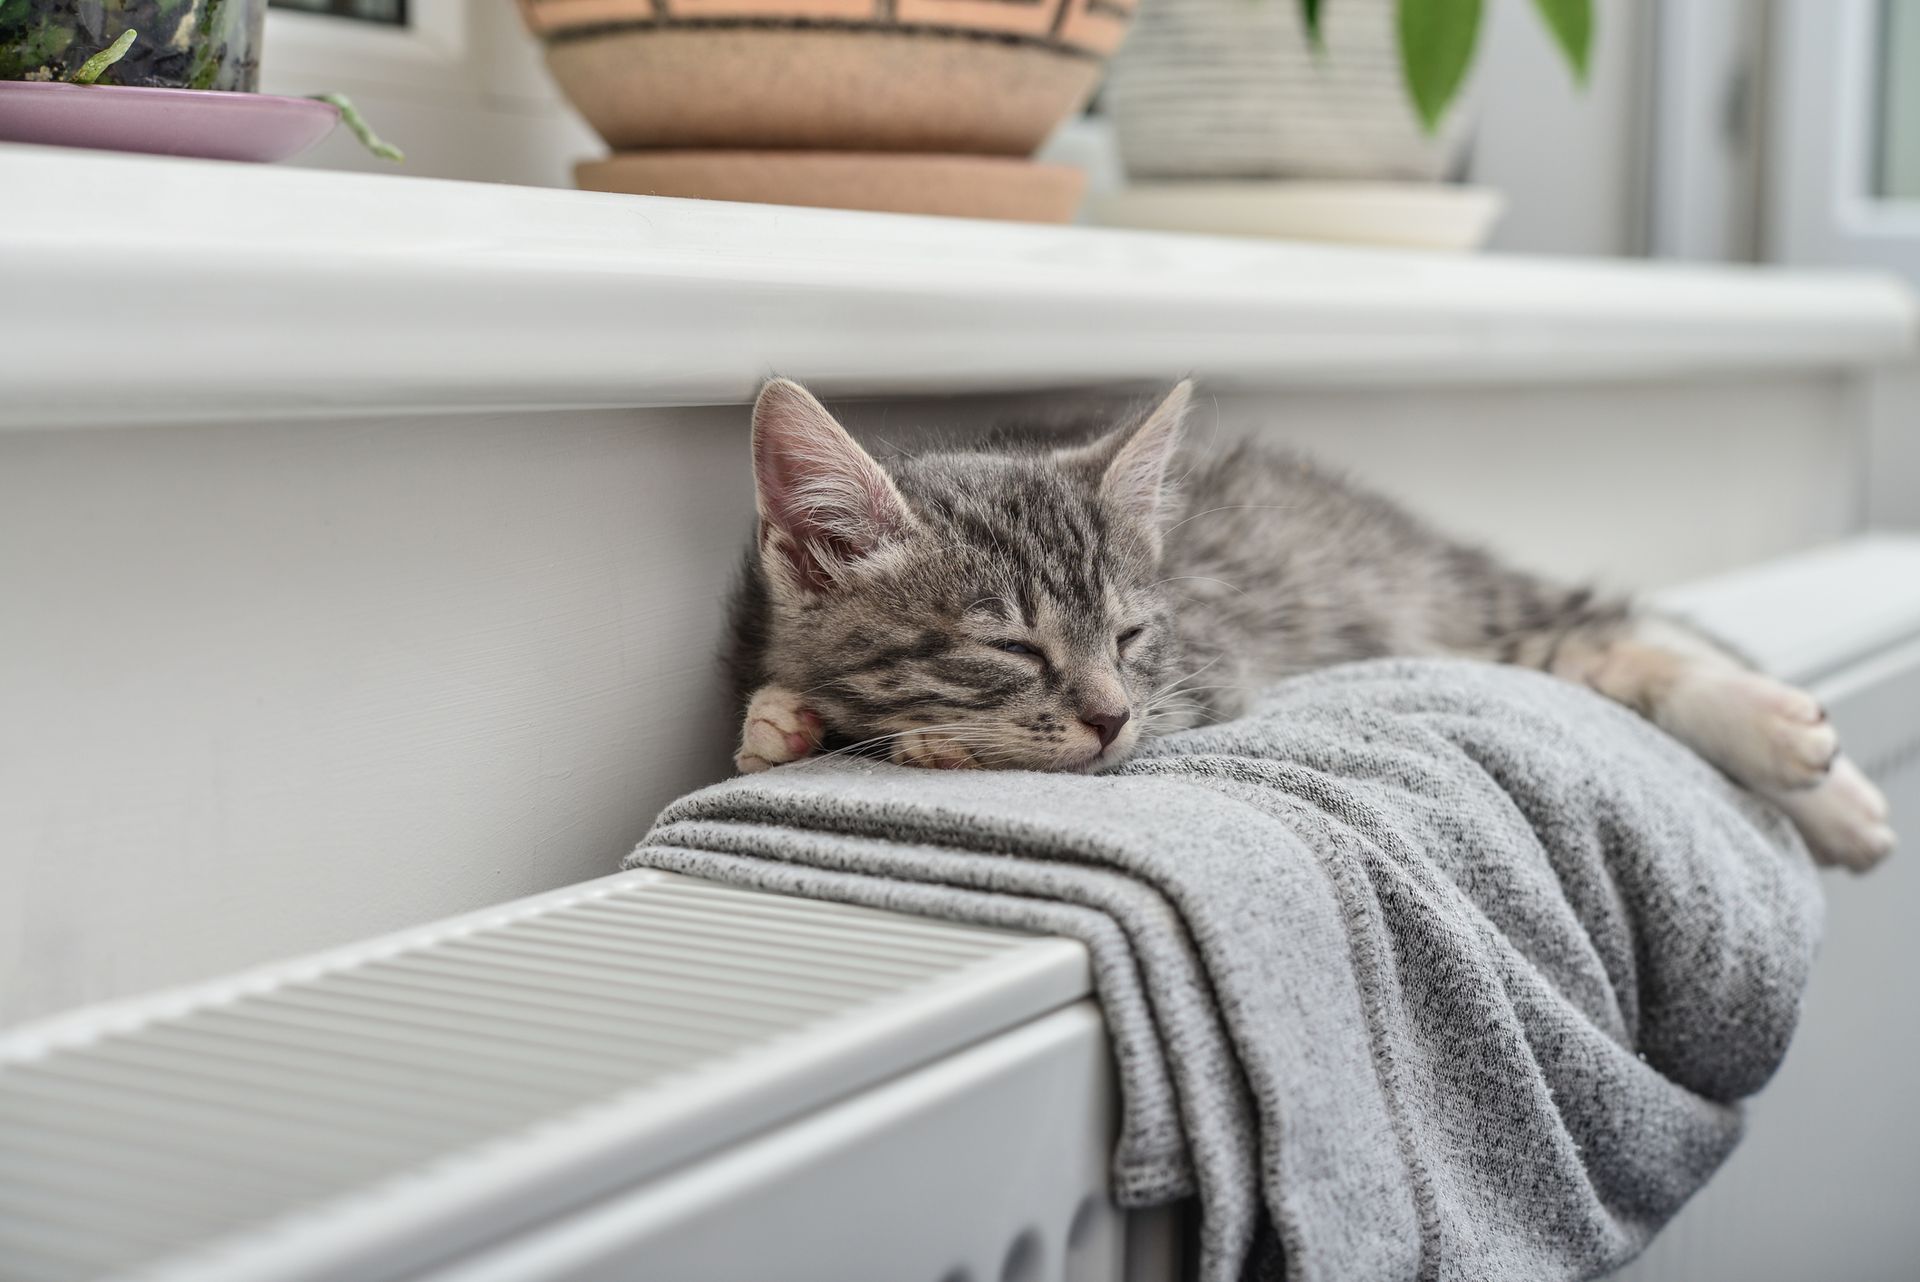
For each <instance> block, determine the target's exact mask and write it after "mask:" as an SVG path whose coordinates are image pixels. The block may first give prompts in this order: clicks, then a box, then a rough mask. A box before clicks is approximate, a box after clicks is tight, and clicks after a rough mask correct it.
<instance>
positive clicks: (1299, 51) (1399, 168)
mask: <svg viewBox="0 0 1920 1282" xmlns="http://www.w3.org/2000/svg"><path fill="white" fill-rule="evenodd" d="M1321 14H1322V24H1321V25H1322V34H1323V35H1324V37H1325V42H1326V48H1325V52H1324V53H1321V54H1316V53H1315V52H1314V51H1313V50H1312V49H1311V48H1310V47H1309V45H1308V43H1307V35H1306V30H1305V27H1304V24H1303V21H1302V19H1301V16H1300V6H1299V0H1145V2H1144V3H1143V4H1142V5H1141V6H1140V9H1139V12H1138V13H1137V15H1136V16H1135V18H1134V24H1133V31H1132V34H1131V35H1129V36H1128V38H1127V42H1126V44H1125V45H1123V46H1122V47H1121V49H1120V52H1119V54H1118V55H1117V56H1116V57H1115V58H1114V61H1113V66H1112V68H1111V70H1110V71H1109V73H1108V76H1107V82H1106V88H1105V90H1104V91H1103V93H1104V100H1105V102H1106V105H1107V109H1108V111H1109V112H1110V113H1111V114H1112V117H1113V121H1114V130H1115V133H1116V134H1117V135H1118V138H1119V143H1120V154H1121V158H1122V160H1123V161H1124V162H1125V163H1126V167H1127V173H1128V175H1129V176H1130V177H1132V178H1135V179H1156V178H1320V179H1401V180H1405V179H1425V180H1432V179H1438V178H1444V177H1449V176H1452V175H1453V174H1455V173H1456V172H1457V171H1458V169H1459V167H1460V164H1461V161H1462V159H1463V157H1464V154H1465V150H1466V144H1467V140H1468V135H1469V132H1470V116H1471V111H1470V109H1469V108H1468V107H1466V106H1464V105H1463V104H1464V103H1465V102H1466V101H1467V99H1468V98H1469V97H1470V95H1462V98H1461V100H1459V101H1458V102H1456V105H1455V107H1454V109H1453V110H1452V111H1451V112H1450V113H1449V114H1448V116H1447V118H1446V119H1445V120H1443V121H1442V122H1441V126H1440V130H1439V132H1438V134H1437V135H1435V136H1429V135H1428V134H1426V133H1425V132H1424V131H1423V130H1422V129H1421V127H1420V122H1419V119H1418V117H1417V116H1416V115H1415V114H1414V110H1413V105H1412V103H1411V101H1410V100H1409V99H1408V97H1407V91H1406V87H1405V83H1404V81H1403V80H1402V78H1401V73H1400V53H1399V38H1398V35H1397V32H1396V28H1395V22H1394V2H1393V0H1329V3H1327V4H1325V5H1324V6H1323V7H1322V10H1321Z"/></svg>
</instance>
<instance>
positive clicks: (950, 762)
mask: <svg viewBox="0 0 1920 1282" xmlns="http://www.w3.org/2000/svg"><path fill="white" fill-rule="evenodd" d="M891 751H892V756H893V760H894V762H895V763H896V764H898V765H902V766H921V767H924V768H926V769H928V770H967V769H971V768H973V767H975V766H978V765H979V764H980V763H979V762H977V761H975V760H974V757H973V754H972V753H970V752H968V751H967V750H966V749H965V748H964V747H962V746H961V745H960V744H958V743H956V742H955V741H954V740H953V739H951V738H949V737H947V736H946V735H944V734H941V733H939V732H937V731H933V730H909V731H908V732H907V733H905V734H903V735H901V736H900V737H899V738H897V739H895V740H894V741H893V748H892V750H891Z"/></svg>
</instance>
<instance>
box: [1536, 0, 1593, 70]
mask: <svg viewBox="0 0 1920 1282" xmlns="http://www.w3.org/2000/svg"><path fill="white" fill-rule="evenodd" d="M1533 7H1534V8H1536V9H1538V10H1539V11H1540V17H1541V19H1542V20H1543V21H1544V22H1545V23H1546V24H1547V30H1548V31H1551V32H1552V33H1553V41H1554V43H1555V44H1557V45H1559V46H1560V52H1561V53H1564V54H1565V55H1567V65H1568V66H1570V67H1572V68H1573V78H1574V79H1575V80H1577V81H1579V82H1580V83H1581V84H1583V85H1584V84H1586V83H1587V67H1588V64H1589V62H1590V61H1591V59H1592V54H1593V0H1533Z"/></svg>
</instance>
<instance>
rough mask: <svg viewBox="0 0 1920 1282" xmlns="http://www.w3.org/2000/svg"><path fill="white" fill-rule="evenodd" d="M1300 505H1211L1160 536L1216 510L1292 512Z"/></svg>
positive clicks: (1177, 523)
mask: <svg viewBox="0 0 1920 1282" xmlns="http://www.w3.org/2000/svg"><path fill="white" fill-rule="evenodd" d="M1298 506H1300V505H1299V504H1298V503H1228V504H1227V505H1225V506H1224V507H1210V508H1208V509H1207V510H1206V511H1204V512H1195V513H1194V514H1193V515H1192V516H1190V517H1188V518H1187V519H1186V520H1185V521H1179V522H1176V523H1175V524H1173V525H1170V526H1168V527H1167V529H1166V531H1165V532H1164V533H1162V534H1161V536H1160V537H1161V538H1163V539H1164V538H1166V537H1167V535H1169V534H1172V533H1173V532H1174V531H1175V530H1177V529H1179V528H1180V527H1181V526H1182V525H1185V524H1187V523H1188V522H1189V521H1197V520H1199V519H1200V518H1201V517H1203V516H1212V515H1213V514H1214V513H1216V512H1291V511H1292V510H1293V509H1294V508H1296V507H1298Z"/></svg>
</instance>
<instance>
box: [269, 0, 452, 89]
mask: <svg viewBox="0 0 1920 1282" xmlns="http://www.w3.org/2000/svg"><path fill="white" fill-rule="evenodd" d="M468 21H469V16H468V10H467V4H466V0H410V3H409V4H408V6H407V21H406V24H405V25H404V26H397V27H396V26H387V25H383V24H380V23H372V22H356V21H354V20H352V19H343V18H338V17H333V16H330V15H327V14H320V13H301V12H299V11H297V10H291V9H269V10H267V28H266V50H267V53H266V58H267V60H268V65H269V69H270V70H271V71H272V72H273V73H274V74H275V75H286V76H295V77H300V78H305V79H313V78H318V80H320V81H324V82H328V83H335V84H339V85H344V86H353V85H380V86H384V87H387V88H391V89H399V90H409V89H411V90H413V91H415V92H418V91H419V90H420V89H422V88H465V87H470V86H472V84H473V82H474V81H475V80H476V79H477V78H478V75H479V73H480V72H481V71H483V70H484V69H483V68H478V67H475V66H474V65H473V64H472V63H471V62H470V61H469V53H470V45H471V41H470V39H469V32H468Z"/></svg>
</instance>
